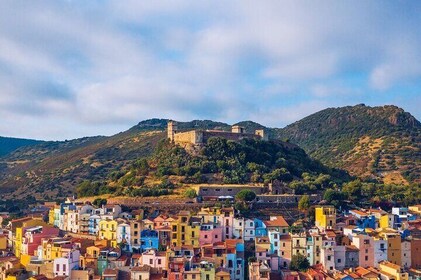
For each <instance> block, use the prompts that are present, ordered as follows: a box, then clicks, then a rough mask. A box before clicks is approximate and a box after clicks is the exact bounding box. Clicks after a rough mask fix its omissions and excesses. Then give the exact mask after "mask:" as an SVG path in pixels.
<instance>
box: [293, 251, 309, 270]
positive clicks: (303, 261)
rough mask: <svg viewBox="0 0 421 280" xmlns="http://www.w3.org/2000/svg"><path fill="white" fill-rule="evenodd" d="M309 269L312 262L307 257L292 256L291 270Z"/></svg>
mask: <svg viewBox="0 0 421 280" xmlns="http://www.w3.org/2000/svg"><path fill="white" fill-rule="evenodd" d="M309 267H310V262H309V261H308V259H307V258H306V257H305V256H303V255H301V254H297V255H294V256H292V258H291V263H290V265H289V269H291V270H294V271H306V270H307V269H308V268H309Z"/></svg>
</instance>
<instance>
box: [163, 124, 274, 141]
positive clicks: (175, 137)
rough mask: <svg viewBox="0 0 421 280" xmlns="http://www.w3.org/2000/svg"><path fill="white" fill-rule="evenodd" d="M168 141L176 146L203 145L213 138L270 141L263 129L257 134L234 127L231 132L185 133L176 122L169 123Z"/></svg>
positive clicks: (193, 131)
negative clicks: (180, 130)
mask: <svg viewBox="0 0 421 280" xmlns="http://www.w3.org/2000/svg"><path fill="white" fill-rule="evenodd" d="M167 131H168V139H170V140H171V141H174V142H175V143H176V144H181V145H183V144H193V145H203V144H205V143H207V141H208V140H209V138H211V137H222V138H225V139H228V140H233V141H240V140H241V139H244V138H251V139H256V140H268V136H267V134H266V133H265V131H264V130H263V129H258V130H256V131H255V134H252V133H246V132H245V130H244V127H241V126H238V125H234V126H232V128H231V132H229V131H223V130H202V129H195V130H190V131H185V132H179V131H178V125H177V122H175V121H168V129H167Z"/></svg>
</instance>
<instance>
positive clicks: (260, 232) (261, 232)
mask: <svg viewBox="0 0 421 280" xmlns="http://www.w3.org/2000/svg"><path fill="white" fill-rule="evenodd" d="M254 231H255V234H256V237H263V236H267V229H266V225H265V224H264V223H263V221H262V220H260V219H257V218H256V219H254Z"/></svg>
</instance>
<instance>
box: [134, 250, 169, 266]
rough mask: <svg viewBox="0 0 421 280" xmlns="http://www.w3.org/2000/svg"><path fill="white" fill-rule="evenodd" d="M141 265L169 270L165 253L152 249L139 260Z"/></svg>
mask: <svg viewBox="0 0 421 280" xmlns="http://www.w3.org/2000/svg"><path fill="white" fill-rule="evenodd" d="M139 262H140V264H141V265H148V266H150V267H152V268H156V269H159V270H167V269H168V262H167V257H166V254H165V252H157V251H156V250H155V249H150V250H148V251H146V252H144V253H143V254H142V257H141V258H140V259H139Z"/></svg>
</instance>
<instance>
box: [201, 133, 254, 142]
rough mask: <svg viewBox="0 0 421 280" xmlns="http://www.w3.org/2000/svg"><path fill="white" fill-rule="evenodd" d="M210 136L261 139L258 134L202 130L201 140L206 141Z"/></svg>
mask: <svg viewBox="0 0 421 280" xmlns="http://www.w3.org/2000/svg"><path fill="white" fill-rule="evenodd" d="M211 137H222V138H225V139H227V140H232V141H239V140H241V139H244V138H253V139H256V140H258V139H261V137H260V136H259V135H255V134H250V133H234V132H225V131H221V132H219V131H204V132H203V142H207V141H208V140H209V138H211Z"/></svg>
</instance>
